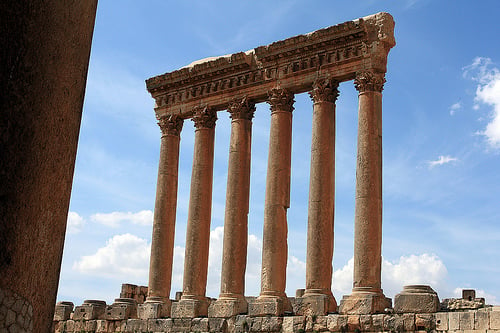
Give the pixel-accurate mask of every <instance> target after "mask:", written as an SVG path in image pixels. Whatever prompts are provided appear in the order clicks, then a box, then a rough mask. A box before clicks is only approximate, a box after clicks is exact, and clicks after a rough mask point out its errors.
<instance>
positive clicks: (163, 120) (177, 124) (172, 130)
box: [158, 115, 184, 136]
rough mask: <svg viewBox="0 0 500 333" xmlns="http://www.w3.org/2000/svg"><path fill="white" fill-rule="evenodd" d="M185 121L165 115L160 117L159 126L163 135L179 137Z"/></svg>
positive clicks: (174, 116)
mask: <svg viewBox="0 0 500 333" xmlns="http://www.w3.org/2000/svg"><path fill="white" fill-rule="evenodd" d="M183 124H184V119H182V118H180V117H178V116H176V115H165V116H162V117H158V126H160V129H161V133H162V135H176V136H179V135H180V133H181V130H182V125H183Z"/></svg>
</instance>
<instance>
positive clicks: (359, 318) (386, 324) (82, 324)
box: [52, 306, 500, 333]
mask: <svg viewBox="0 0 500 333" xmlns="http://www.w3.org/2000/svg"><path fill="white" fill-rule="evenodd" d="M52 332H54V333H63V332H64V333H77V332H78V333H81V332H85V333H114V332H126V333H153V332H154V333H156V332H228V333H229V332H231V333H232V332H235V333H236V332H294V333H299V332H498V333H500V306H494V307H486V308H482V309H477V310H469V311H457V312H436V313H426V314H415V313H403V314H375V315H340V314H329V315H326V316H285V317H272V316H269V317H250V316H248V315H238V316H234V317H231V318H227V319H223V318H194V319H171V318H167V319H128V320H104V319H98V320H63V321H54V325H53V329H52Z"/></svg>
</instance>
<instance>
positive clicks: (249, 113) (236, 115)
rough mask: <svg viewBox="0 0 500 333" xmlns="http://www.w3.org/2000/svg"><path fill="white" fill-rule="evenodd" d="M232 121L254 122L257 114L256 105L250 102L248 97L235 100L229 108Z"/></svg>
mask: <svg viewBox="0 0 500 333" xmlns="http://www.w3.org/2000/svg"><path fill="white" fill-rule="evenodd" d="M227 111H228V112H229V115H230V117H231V119H246V120H252V118H253V115H254V112H255V103H254V102H252V101H249V100H248V99H247V98H246V97H243V98H242V99H235V100H233V101H232V102H231V103H229V106H228V108H227Z"/></svg>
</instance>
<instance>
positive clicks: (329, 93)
mask: <svg viewBox="0 0 500 333" xmlns="http://www.w3.org/2000/svg"><path fill="white" fill-rule="evenodd" d="M309 96H310V97H311V99H312V101H313V102H314V103H319V102H330V103H335V101H336V100H337V97H339V83H338V82H337V81H335V80H332V79H325V78H321V79H316V80H315V81H314V83H313V89H312V90H311V91H310V92H309Z"/></svg>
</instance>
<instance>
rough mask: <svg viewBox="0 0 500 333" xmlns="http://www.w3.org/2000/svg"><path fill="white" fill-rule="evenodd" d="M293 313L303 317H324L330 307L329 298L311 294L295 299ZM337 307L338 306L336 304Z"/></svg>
mask: <svg viewBox="0 0 500 333" xmlns="http://www.w3.org/2000/svg"><path fill="white" fill-rule="evenodd" d="M294 303H295V307H294V309H293V311H294V312H295V313H296V314H298V315H303V316H324V315H326V314H327V313H328V309H329V307H330V304H329V300H328V297H327V296H326V295H323V294H309V295H305V296H303V297H300V298H296V299H295V302H294ZM335 307H336V304H335Z"/></svg>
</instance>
